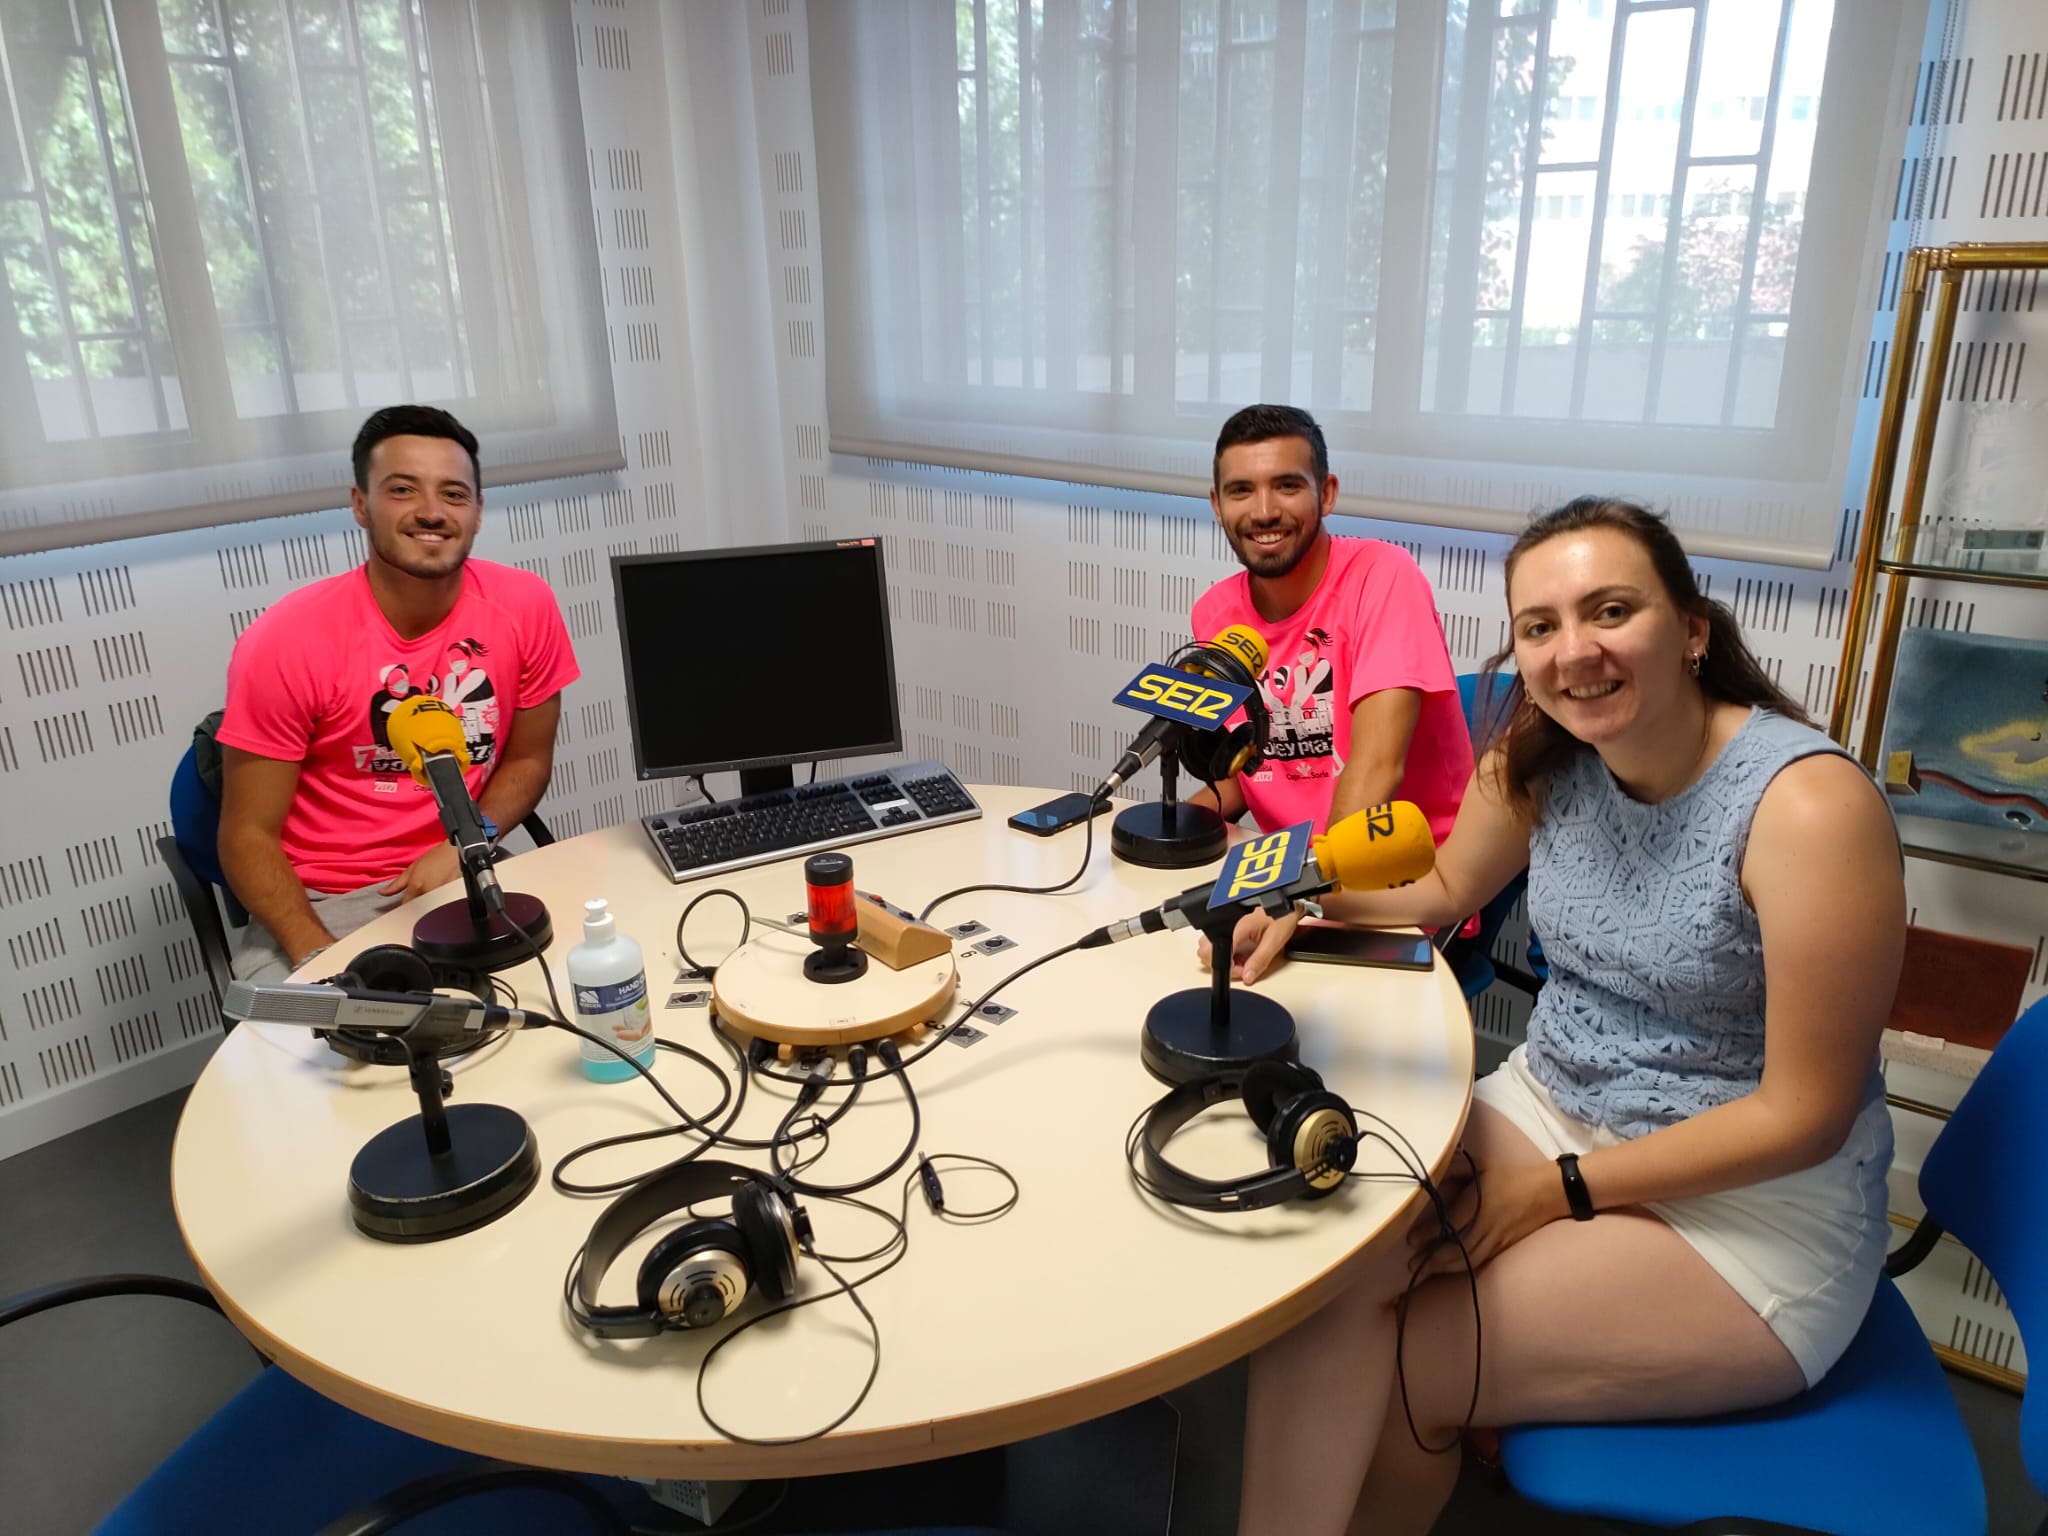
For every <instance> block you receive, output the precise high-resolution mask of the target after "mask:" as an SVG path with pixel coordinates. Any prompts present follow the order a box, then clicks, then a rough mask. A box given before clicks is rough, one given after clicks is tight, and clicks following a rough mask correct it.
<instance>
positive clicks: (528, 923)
mask: <svg viewBox="0 0 2048 1536" xmlns="http://www.w3.org/2000/svg"><path fill="white" fill-rule="evenodd" d="M508 915H509V916H510V917H511V919H512V923H517V924H518V925H519V927H520V928H523V929H525V930H526V938H521V937H520V935H519V932H518V930H517V929H514V928H513V926H512V923H508V922H506V921H505V919H506V917H507V916H508ZM554 936H555V929H554V924H553V923H552V922H550V921H549V919H548V909H547V904H546V903H545V902H543V901H542V900H541V899H540V898H539V897H538V896H529V895H527V894H526V893H525V892H524V891H507V892H506V893H505V910H504V911H503V912H486V913H485V914H484V920H483V921H482V922H481V923H479V922H478V921H477V920H476V918H475V917H474V916H473V915H472V914H471V913H470V910H469V902H468V900H467V899H465V898H463V897H457V898H456V899H455V900H454V901H444V902H442V903H441V905H440V906H438V907H436V908H434V910H433V911H431V912H429V913H428V914H427V915H426V916H425V917H423V918H421V919H420V920H419V921H418V922H416V923H414V924H413V925H412V947H413V948H414V949H416V950H418V951H419V952H420V953H421V954H422V955H425V956H426V957H427V960H428V962H429V963H430V964H438V965H459V966H467V967H469V968H470V969H472V970H478V971H502V970H506V969H508V968H509V967H511V966H515V965H517V964H519V963H520V962H521V961H522V960H531V959H532V958H533V957H534V953H535V951H537V950H545V949H546V948H547V947H548V943H549V941H550V940H551V939H553V938H554ZM527 938H530V939H532V940H533V948H532V949H529V948H527V944H526V939H527Z"/></svg>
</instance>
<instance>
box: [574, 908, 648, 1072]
mask: <svg viewBox="0 0 2048 1536" xmlns="http://www.w3.org/2000/svg"><path fill="white" fill-rule="evenodd" d="M568 969H569V987H570V990H571V991H573V992H574V993H575V997H576V1022H577V1023H578V1024H579V1025H581V1026H582V1027H583V1028H584V1029H587V1030H589V1031H590V1032H591V1033H592V1034H593V1035H598V1036H601V1037H603V1038H604V1039H606V1040H610V1041H611V1042H612V1043H613V1044H615V1045H617V1046H618V1048H619V1049H620V1050H622V1051H624V1052H625V1053H626V1054H627V1055H628V1056H631V1057H632V1058H633V1060H635V1061H637V1062H639V1063H640V1065H641V1066H643V1067H652V1066H653V1065H654V1017H653V1015H652V1014H650V1013H649V1012H648V1011H647V970H646V967H645V966H644V965H643V964H642V963H641V960H640V946H639V945H638V944H636V943H634V942H633V940H632V939H630V938H628V937H627V936H626V935H625V934H623V933H621V932H619V925H618V923H617V922H616V920H614V919H613V917H612V913H611V908H610V906H609V905H608V904H607V903H606V902H605V900H604V899H603V898H602V897H598V898H595V899H593V900H590V901H586V902H585V903H583V942H582V943H581V944H578V945H577V946H576V947H575V948H574V949H572V950H570V951H569V959H568ZM579 1044H580V1046H581V1048H582V1054H583V1072H584V1075H585V1076H586V1077H589V1078H592V1079H594V1080H595V1081H597V1082H600V1083H616V1082H622V1081H624V1080H625V1079H626V1078H629V1077H637V1076H638V1075H639V1074H638V1073H636V1072H635V1071H634V1070H633V1068H632V1066H631V1065H630V1064H628V1063H627V1062H625V1061H623V1060H621V1059H620V1058H619V1057H617V1056H614V1055H613V1054H612V1053H611V1052H610V1051H608V1050H606V1049H605V1048H604V1047H603V1046H601V1045H597V1044H594V1043H593V1042H591V1041H589V1040H584V1041H580V1042H579Z"/></svg>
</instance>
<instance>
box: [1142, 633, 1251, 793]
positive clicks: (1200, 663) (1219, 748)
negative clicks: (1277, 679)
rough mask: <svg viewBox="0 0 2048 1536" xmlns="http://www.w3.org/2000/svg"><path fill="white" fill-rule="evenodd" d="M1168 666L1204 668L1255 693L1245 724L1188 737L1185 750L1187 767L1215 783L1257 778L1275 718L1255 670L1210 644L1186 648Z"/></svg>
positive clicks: (1191, 733) (1246, 708)
mask: <svg viewBox="0 0 2048 1536" xmlns="http://www.w3.org/2000/svg"><path fill="white" fill-rule="evenodd" d="M1167 665H1169V666H1171V667H1176V668H1179V669H1181V670H1187V669H1189V668H1194V669H1198V670H1200V671H1204V672H1207V673H1209V674H1210V675H1211V676H1214V677H1220V678H1221V679H1222V680H1223V681H1224V682H1226V683H1234V684H1236V685H1237V686H1238V687H1240V688H1249V689H1250V690H1251V693H1250V695H1249V696H1248V697H1247V698H1246V699H1245V701H1244V714H1245V723H1244V724H1243V725H1237V726H1231V727H1229V728H1227V729H1223V728H1218V729H1216V730H1208V731H1189V732H1187V733H1186V736H1185V739H1184V741H1183V743H1182V745H1181V749H1180V760H1181V764H1182V766H1183V767H1185V768H1186V769H1187V770H1188V771H1189V772H1190V773H1192V774H1194V775H1195V776H1196V777H1197V778H1199V779H1202V780H1203V781H1204V782H1206V783H1210V784H1217V783H1221V782H1222V781H1223V780H1225V779H1228V778H1230V777H1231V776H1232V775H1233V774H1239V773H1256V772H1257V771H1258V769H1259V765H1260V764H1262V763H1263V762H1265V760H1266V743H1267V741H1268V740H1270V739H1271V736H1272V731H1273V717H1272V715H1271V714H1270V712H1268V710H1267V709H1266V696H1265V695H1264V694H1263V693H1261V692H1260V691H1259V680H1258V678H1256V677H1255V676H1253V675H1252V669H1251V668H1250V667H1248V666H1246V665H1245V664H1244V661H1243V659H1242V658H1240V657H1239V656H1237V655H1235V654H1234V653H1232V652H1230V651H1228V650H1225V649H1224V648H1223V647H1222V646H1220V645H1215V644H1212V643H1210V642H1209V641H1206V640H1197V641H1195V642H1193V643H1192V644H1189V645H1184V646H1182V647H1181V648H1180V649H1179V650H1178V651H1175V652H1174V653H1173V656H1172V658H1171V660H1169V661H1168V663H1167Z"/></svg>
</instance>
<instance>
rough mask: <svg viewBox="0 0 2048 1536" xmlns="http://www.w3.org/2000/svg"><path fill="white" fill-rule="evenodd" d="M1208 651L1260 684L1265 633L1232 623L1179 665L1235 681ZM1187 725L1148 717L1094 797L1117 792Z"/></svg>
mask: <svg viewBox="0 0 2048 1536" xmlns="http://www.w3.org/2000/svg"><path fill="white" fill-rule="evenodd" d="M1204 652H1208V653H1210V654H1211V655H1214V656H1215V657H1216V658H1217V662H1218V665H1220V664H1221V662H1222V660H1223V658H1225V657H1227V658H1229V659H1230V660H1232V661H1235V662H1236V663H1237V664H1238V665H1239V666H1241V667H1243V668H1244V669H1245V671H1246V672H1247V673H1248V674H1250V676H1251V679H1252V684H1253V686H1254V687H1256V686H1257V685H1258V680H1259V674H1260V673H1261V672H1262V671H1264V670H1265V666H1266V639H1265V636H1263V635H1261V634H1260V633H1259V632H1258V631H1257V630H1255V629H1253V628H1251V627H1250V626H1249V625H1246V624H1232V625H1230V626H1229V627H1228V628H1225V629H1223V630H1221V631H1219V632H1218V633H1217V635H1216V636H1215V638H1214V639H1211V640H1205V641H1203V642H1202V643H1201V644H1200V645H1199V646H1196V647H1194V654H1192V655H1190V656H1186V657H1183V658H1182V660H1181V661H1180V662H1179V663H1178V664H1177V666H1176V669H1175V670H1177V671H1181V672H1187V673H1190V674H1192V675H1193V676H1196V677H1218V678H1222V679H1223V681H1225V682H1235V681H1236V679H1235V678H1233V677H1230V676H1228V675H1227V674H1226V673H1224V672H1222V671H1220V670H1218V666H1215V665H1209V664H1206V662H1205V660H1204V654H1203V653H1204ZM1183 728H1184V727H1182V725H1181V722H1179V721H1178V720H1169V719H1167V718H1165V717H1164V716H1162V715H1154V716H1153V717H1152V718H1151V719H1150V720H1147V721H1146V722H1145V725H1144V728H1143V729H1142V730H1140V731H1139V732H1138V734H1137V735H1136V736H1134V737H1133V738H1132V739H1131V745H1130V748H1129V749H1128V750H1127V751H1126V752H1125V753H1124V755H1123V756H1122V757H1120V758H1118V759H1117V762H1116V766H1115V767H1114V768H1112V769H1110V770H1109V777H1108V778H1106V779H1104V780H1103V781H1102V782H1101V783H1100V784H1098V785H1097V786H1096V787H1095V794H1094V796H1093V798H1094V799H1095V800H1107V799H1108V798H1109V797H1110V796H1111V795H1113V794H1115V793H1116V791H1117V789H1118V787H1119V786H1120V785H1122V784H1124V783H1125V782H1126V781H1128V780H1129V779H1130V778H1131V776H1132V775H1134V774H1136V773H1138V772H1140V771H1141V770H1142V769H1144V768H1145V767H1146V766H1147V765H1148V764H1150V763H1151V762H1153V761H1154V760H1155V759H1157V758H1158V756H1159V754H1160V752H1161V751H1163V750H1164V749H1165V747H1166V743H1167V742H1168V741H1170V740H1172V738H1173V733H1174V732H1175V731H1176V730H1180V729H1183Z"/></svg>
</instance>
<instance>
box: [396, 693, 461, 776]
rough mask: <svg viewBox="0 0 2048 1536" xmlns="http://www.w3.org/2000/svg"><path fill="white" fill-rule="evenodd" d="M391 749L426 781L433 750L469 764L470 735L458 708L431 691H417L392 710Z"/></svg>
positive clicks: (412, 771)
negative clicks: (427, 759)
mask: <svg viewBox="0 0 2048 1536" xmlns="http://www.w3.org/2000/svg"><path fill="white" fill-rule="evenodd" d="M388 729H389V730H390V732H391V750H392V751H394V752H396V753H397V754H398V757H399V761H400V762H402V763H404V764H405V766H406V767H407V768H408V769H409V770H410V771H411V773H412V776H413V777H414V778H416V779H419V780H420V781H421V782H422V783H424V782H425V781H426V780H425V774H426V768H425V765H424V761H423V760H424V758H425V756H426V754H427V753H429V752H446V753H448V754H449V755H450V756H452V757H454V758H456V759H458V760H459V761H460V762H461V764H462V766H463V767H465V768H467V767H468V766H469V739H468V738H467V737H465V736H464V735H463V734H462V722H461V721H460V720H459V719H457V718H456V715H455V711H454V710H452V709H450V708H449V707H448V706H447V705H446V704H443V703H442V702H441V701H440V700H439V699H437V698H435V697H434V696H433V695H432V694H430V693H416V694H414V695H413V696H412V697H411V698H409V699H407V700H406V701H405V702H404V703H402V704H400V705H399V706H398V708H396V709H394V710H393V711H391V719H390V721H389V724H388Z"/></svg>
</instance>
